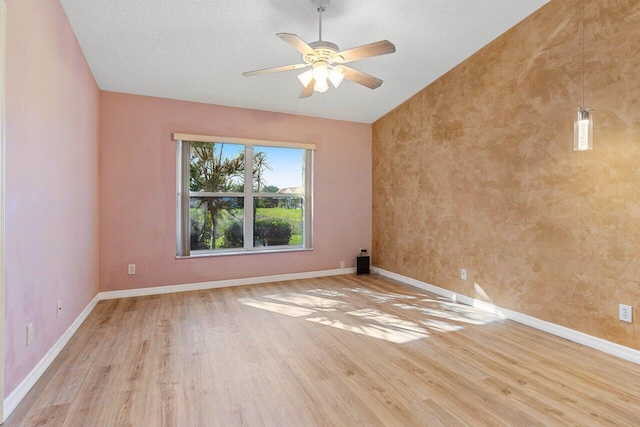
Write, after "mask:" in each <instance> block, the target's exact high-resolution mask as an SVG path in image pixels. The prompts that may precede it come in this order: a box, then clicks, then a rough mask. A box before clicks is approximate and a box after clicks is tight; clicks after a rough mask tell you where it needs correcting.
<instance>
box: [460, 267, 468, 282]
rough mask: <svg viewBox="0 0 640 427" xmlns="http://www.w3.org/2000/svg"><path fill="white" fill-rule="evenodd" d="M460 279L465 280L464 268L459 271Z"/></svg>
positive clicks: (465, 272) (465, 271)
mask: <svg viewBox="0 0 640 427" xmlns="http://www.w3.org/2000/svg"><path fill="white" fill-rule="evenodd" d="M460 278H461V279H462V280H467V270H466V269H465V268H463V269H461V270H460Z"/></svg>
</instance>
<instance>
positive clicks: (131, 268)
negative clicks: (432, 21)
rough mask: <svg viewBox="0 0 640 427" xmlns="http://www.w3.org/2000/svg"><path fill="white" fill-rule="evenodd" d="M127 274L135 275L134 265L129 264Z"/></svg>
mask: <svg viewBox="0 0 640 427" xmlns="http://www.w3.org/2000/svg"><path fill="white" fill-rule="evenodd" d="M127 274H136V265H135V264H129V267H128V268H127Z"/></svg>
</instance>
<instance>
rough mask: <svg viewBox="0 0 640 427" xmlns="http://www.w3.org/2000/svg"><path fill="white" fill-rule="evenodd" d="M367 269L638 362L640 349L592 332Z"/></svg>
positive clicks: (389, 272)
mask: <svg viewBox="0 0 640 427" xmlns="http://www.w3.org/2000/svg"><path fill="white" fill-rule="evenodd" d="M371 270H372V271H373V272H375V273H378V274H380V275H381V276H384V277H388V278H389V279H394V280H397V281H398V282H402V283H404V284H407V285H410V286H413V287H415V288H419V289H422V290H425V291H428V292H431V293H433V294H436V295H439V296H442V297H445V298H449V299H451V300H453V301H456V302H459V303H462V304H466V305H471V306H473V307H476V308H478V309H480V310H483V311H487V312H490V313H494V314H497V315H500V316H503V317H505V318H507V319H509V320H513V321H514V322H518V323H522V324H523V325H527V326H530V327H532V328H535V329H539V330H541V331H544V332H547V333H549V334H552V335H555V336H558V337H561V338H564V339H567V340H569V341H573V342H575V343H578V344H582V345H585V346H587V347H591V348H593V349H595V350H599V351H601V352H603V353H607V354H611V355H613V356H616V357H619V358H621V359H624V360H628V361H629V362H633V363H637V364H639V365H640V351H638V350H635V349H632V348H629V347H625V346H623V345H620V344H616V343H613V342H611V341H607V340H603V339H602V338H597V337H594V336H593V335H588V334H585V333H583V332H579V331H576V330H574V329H570V328H567V327H564V326H560V325H557V324H555V323H551V322H547V321H545V320H540V319H538V318H535V317H532V316H529V315H527V314H522V313H519V312H517V311H513V310H509V309H506V308H502V307H499V306H497V305H494V304H491V303H487V302H485V301H479V300H477V299H474V298H471V297H469V296H466V295H462V294H458V293H455V292H452V291H449V290H447V289H443V288H440V287H438V286H434V285H431V284H429V283H425V282H421V281H419V280H416V279H412V278H411V277H407V276H403V275H400V274H397V273H393V272H391V271H387V270H383V269H381V268H378V267H372V268H371Z"/></svg>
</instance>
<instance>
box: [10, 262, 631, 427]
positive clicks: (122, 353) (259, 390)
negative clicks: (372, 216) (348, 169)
mask: <svg viewBox="0 0 640 427" xmlns="http://www.w3.org/2000/svg"><path fill="white" fill-rule="evenodd" d="M638 378H640V366H638V365H634V364H632V363H630V362H626V361H624V360H621V359H617V358H615V357H612V356H609V355H606V354H603V353H599V352H596V351H595V350H592V349H589V348H586V347H583V346H580V345H577V344H575V343H572V342H569V341H566V340H563V339H561V338H558V337H554V336H551V335H548V334H545V333H543V332H541V331H537V330H533V329H531V328H528V327H526V326H524V325H520V324H516V323H513V322H511V321H508V320H505V319H502V318H500V317H499V316H496V315H492V314H488V313H484V312H481V311H479V310H477V309H475V308H473V307H468V306H463V305H460V304H456V303H453V302H452V301H449V300H446V299H444V298H442V297H438V296H434V295H431V294H428V293H425V292H422V291H420V290H417V289H414V288H410V287H406V286H403V285H399V284H397V283H395V282H392V281H389V280H386V279H384V278H381V277H379V276H374V275H370V276H355V275H344V276H335V277H327V278H318V279H304V280H296V281H289V282H277V283H268V284H263V285H253V286H245V287H236V288H223V289H212V290H203V291H194V292H185V293H175V294H166V295H153V296H148V297H136V298H128V299H119V300H110V301H102V302H100V303H99V304H98V305H97V306H96V307H95V309H94V311H93V312H92V313H91V315H90V316H89V317H88V318H87V320H86V321H85V322H84V324H83V325H82V326H81V327H80V329H79V330H78V332H77V333H76V334H75V335H74V337H72V339H71V340H70V341H69V343H68V345H67V346H66V347H65V348H64V349H63V350H62V352H61V353H60V355H59V356H58V358H57V359H56V360H55V361H54V362H53V363H52V364H51V366H50V367H49V369H48V370H47V371H46V372H45V373H44V375H43V376H42V377H41V379H40V380H39V381H38V382H37V383H36V385H35V386H34V387H33V389H32V390H31V391H30V392H29V394H27V396H26V397H25V399H24V400H23V401H22V403H21V404H20V405H19V406H18V408H16V410H15V411H14V412H13V414H12V415H11V417H9V419H8V420H7V421H6V423H5V425H6V426H8V427H11V426H36V425H38V426H87V425H96V426H97V425H100V426H103V425H104V426H111V425H116V426H204V425H206V426H245V425H246V426H296V427H298V426H356V425H363V426H412V425H416V426H418V425H428V426H474V427H475V426H502V425H504V426H537V425H540V426H542V425H544V426H553V425H559V426H563V425H588V426H598V425H604V426H608V425H611V426H627V425H628V426H635V425H640V381H638V380H637V379H638Z"/></svg>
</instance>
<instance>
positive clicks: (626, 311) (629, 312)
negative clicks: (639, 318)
mask: <svg viewBox="0 0 640 427" xmlns="http://www.w3.org/2000/svg"><path fill="white" fill-rule="evenodd" d="M619 317H620V320H622V321H623V322H629V323H631V322H632V321H633V309H632V307H631V306H630V305H624V304H620V316H619Z"/></svg>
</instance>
